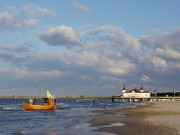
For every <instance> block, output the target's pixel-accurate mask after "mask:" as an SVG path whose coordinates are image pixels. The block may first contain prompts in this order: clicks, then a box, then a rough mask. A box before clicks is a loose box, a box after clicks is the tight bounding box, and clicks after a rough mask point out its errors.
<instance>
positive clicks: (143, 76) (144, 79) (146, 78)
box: [141, 75, 151, 82]
mask: <svg viewBox="0 0 180 135" xmlns="http://www.w3.org/2000/svg"><path fill="white" fill-rule="evenodd" d="M141 80H143V81H145V82H147V81H150V80H151V78H150V77H149V76H147V75H142V77H141Z"/></svg>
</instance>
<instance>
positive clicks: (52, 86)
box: [0, 0, 180, 96]
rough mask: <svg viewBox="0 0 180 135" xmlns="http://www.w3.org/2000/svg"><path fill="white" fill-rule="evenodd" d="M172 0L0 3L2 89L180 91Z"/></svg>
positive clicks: (179, 38) (177, 22)
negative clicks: (125, 88) (141, 87)
mask: <svg viewBox="0 0 180 135" xmlns="http://www.w3.org/2000/svg"><path fill="white" fill-rule="evenodd" d="M179 5H180V1H178V0H103V1H100V0H99V1H92V0H91V1H90V0H86V1H84V0H77V1H73V0H66V1H65V0H64V1H59V0H53V2H52V1H50V0H38V1H37V0H31V1H30V0H26V1H23V0H18V1H13V0H6V1H1V2H0V86H1V87H0V92H1V93H3V94H2V95H13V94H14V93H16V94H17V95H34V96H35V95H43V94H44V93H45V90H46V89H48V90H50V91H52V92H53V93H55V94H56V95H58V96H72V95H77V96H79V95H81V94H84V95H87V96H112V95H120V94H121V89H122V87H123V85H125V86H126V87H127V89H129V90H131V89H133V88H139V87H140V85H141V84H143V86H144V89H146V90H149V91H152V90H154V89H157V91H158V92H165V91H173V90H174V91H180V88H179V80H180V77H179V76H178V75H179V73H180V46H179V45H180V18H179V13H180V9H179Z"/></svg>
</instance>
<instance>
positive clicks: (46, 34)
mask: <svg viewBox="0 0 180 135" xmlns="http://www.w3.org/2000/svg"><path fill="white" fill-rule="evenodd" d="M37 35H38V37H39V38H40V39H41V40H42V41H44V42H46V43H47V44H49V45H52V46H66V47H73V46H81V45H82V44H83V43H82V42H81V39H80V37H78V35H76V33H75V31H74V30H73V29H72V28H71V27H68V26H65V25H61V26H58V27H52V28H49V29H48V30H47V31H42V32H39V33H37Z"/></svg>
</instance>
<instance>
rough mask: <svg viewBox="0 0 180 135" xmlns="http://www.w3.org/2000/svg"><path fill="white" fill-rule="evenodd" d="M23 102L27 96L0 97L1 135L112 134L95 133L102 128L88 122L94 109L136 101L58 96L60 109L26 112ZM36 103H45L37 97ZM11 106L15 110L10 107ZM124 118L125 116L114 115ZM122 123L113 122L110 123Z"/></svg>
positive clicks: (114, 107)
mask: <svg viewBox="0 0 180 135" xmlns="http://www.w3.org/2000/svg"><path fill="white" fill-rule="evenodd" d="M22 102H26V103H28V100H27V99H19V100H18V102H16V100H15V99H0V134H1V135H8V134H9V135H22V134H26V135H36V134H37V135H39V134H45V135H84V134H86V135H112V134H109V133H102V132H95V131H93V130H95V129H98V128H101V127H92V126H91V125H90V124H88V123H87V122H88V121H90V120H91V119H92V117H90V115H94V113H92V111H93V110H105V109H120V108H127V107H133V106H134V105H135V104H129V103H112V101H111V100H96V101H95V102H93V101H92V100H80V99H79V100H76V102H74V100H70V99H58V100H57V102H58V104H57V110H51V111H25V110H24V108H23V106H22ZM37 104H42V101H41V100H38V102H37ZM11 108H12V109H11ZM114 117H122V116H114ZM112 125H114V126H123V124H121V123H113V124H110V125H107V126H106V127H108V126H112Z"/></svg>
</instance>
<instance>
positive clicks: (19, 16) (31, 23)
mask: <svg viewBox="0 0 180 135" xmlns="http://www.w3.org/2000/svg"><path fill="white" fill-rule="evenodd" d="M6 9H8V10H10V11H12V12H7V11H6V12H2V13H0V30H1V31H14V30H17V29H27V28H32V27H35V26H37V25H38V24H39V22H40V21H39V20H38V19H39V18H38V19H34V17H46V18H49V17H51V16H54V15H55V13H54V12H52V11H49V10H47V9H46V8H40V7H39V6H36V5H32V4H30V5H26V6H24V7H23V8H22V9H16V8H15V7H13V6H8V7H6ZM27 18H29V19H27Z"/></svg>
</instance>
